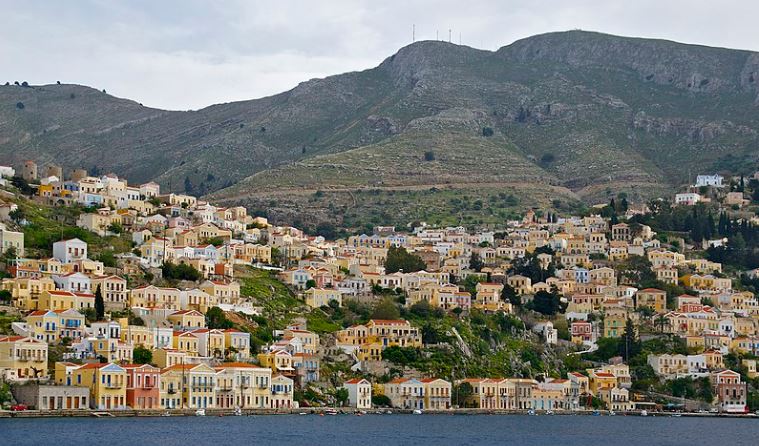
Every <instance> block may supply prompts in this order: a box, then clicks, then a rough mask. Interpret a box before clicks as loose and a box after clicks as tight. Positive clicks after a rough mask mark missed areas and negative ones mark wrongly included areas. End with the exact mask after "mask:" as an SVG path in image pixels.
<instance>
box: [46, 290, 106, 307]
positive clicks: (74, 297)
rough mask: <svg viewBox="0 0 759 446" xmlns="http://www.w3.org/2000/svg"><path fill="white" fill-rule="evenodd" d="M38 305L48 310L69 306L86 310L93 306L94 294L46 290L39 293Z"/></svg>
mask: <svg viewBox="0 0 759 446" xmlns="http://www.w3.org/2000/svg"><path fill="white" fill-rule="evenodd" d="M38 307H39V308H47V309H50V310H68V309H69V308H73V309H75V310H86V309H88V308H95V295H94V294H90V293H75V292H72V291H63V290H51V291H47V290H46V291H43V292H42V294H41V295H40V298H39V302H38Z"/></svg>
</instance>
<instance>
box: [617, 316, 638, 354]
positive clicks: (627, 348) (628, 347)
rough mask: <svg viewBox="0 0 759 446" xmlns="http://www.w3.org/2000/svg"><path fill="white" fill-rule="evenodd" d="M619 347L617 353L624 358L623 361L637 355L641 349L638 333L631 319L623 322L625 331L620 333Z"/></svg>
mask: <svg viewBox="0 0 759 446" xmlns="http://www.w3.org/2000/svg"><path fill="white" fill-rule="evenodd" d="M619 349H620V351H619V354H620V355H622V357H623V358H625V361H629V360H630V358H633V357H635V356H637V355H638V354H639V353H640V352H641V350H642V345H641V343H640V339H638V333H637V331H636V330H635V325H634V324H633V321H632V320H631V319H627V322H625V332H624V334H623V335H622V343H621V344H620V346H619Z"/></svg>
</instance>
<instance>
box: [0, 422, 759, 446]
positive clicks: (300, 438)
mask: <svg viewBox="0 0 759 446" xmlns="http://www.w3.org/2000/svg"><path fill="white" fill-rule="evenodd" d="M73 444H84V445H88V444H104V445H108V446H120V445H124V446H136V445H138V446H150V445H162V446H205V445H213V446H226V445H233V446H243V445H256V446H258V445H287V446H299V445H304V446H306V445H307V446H321V445H357V446H373V445H381V446H395V445H434V446H449V445H452V446H453V445H456V446H458V445H519V446H532V445H535V446H550V445H561V446H592V445H603V446H610V445H612V446H626V445H646V446H648V445H651V446H669V445H671V446H675V445H688V446H696V445H709V446H736V445H737V446H742V445H751V446H757V445H759V419H737V418H716V417H711V418H690V417H668V416H648V417H638V416H620V415H617V416H581V415H577V416H573V415H554V416H551V415H542V416H527V415H432V414H430V415H427V414H424V415H396V414H392V415H387V414H386V415H378V414H367V415H364V416H360V417H359V416H356V415H336V416H331V415H327V416H318V415H255V416H241V417H234V416H226V417H211V416H208V417H156V418H147V417H142V418H127V417H118V418H4V419H0V445H2V446H27V445H30V446H31V445H34V446H37V445H45V446H47V445H61V446H66V445H73Z"/></svg>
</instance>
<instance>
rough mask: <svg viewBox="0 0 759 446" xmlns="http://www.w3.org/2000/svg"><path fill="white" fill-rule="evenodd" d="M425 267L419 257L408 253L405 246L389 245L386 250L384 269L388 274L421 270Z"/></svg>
mask: <svg viewBox="0 0 759 446" xmlns="http://www.w3.org/2000/svg"><path fill="white" fill-rule="evenodd" d="M426 267H427V264H425V263H424V260H422V259H421V257H419V256H417V255H414V254H410V253H409V252H408V251H406V248H402V247H395V246H391V247H390V249H388V250H387V259H385V271H386V272H387V273H388V274H392V273H394V272H398V271H401V270H402V271H403V272H405V273H413V272H416V271H421V270H423V269H424V268H426Z"/></svg>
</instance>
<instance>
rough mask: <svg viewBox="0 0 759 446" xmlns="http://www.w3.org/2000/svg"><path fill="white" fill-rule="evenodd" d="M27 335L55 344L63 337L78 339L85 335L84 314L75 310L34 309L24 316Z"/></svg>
mask: <svg viewBox="0 0 759 446" xmlns="http://www.w3.org/2000/svg"><path fill="white" fill-rule="evenodd" d="M26 326H27V329H28V333H29V336H31V337H33V338H34V339H36V340H38V341H43V342H47V343H49V344H56V343H58V342H59V341H60V340H61V339H63V338H69V339H79V338H81V337H82V336H84V335H85V328H86V327H85V319H84V315H83V314H82V313H80V312H79V311H77V310H74V309H71V308H70V309H67V310H35V311H32V312H31V313H29V315H27V316H26Z"/></svg>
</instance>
